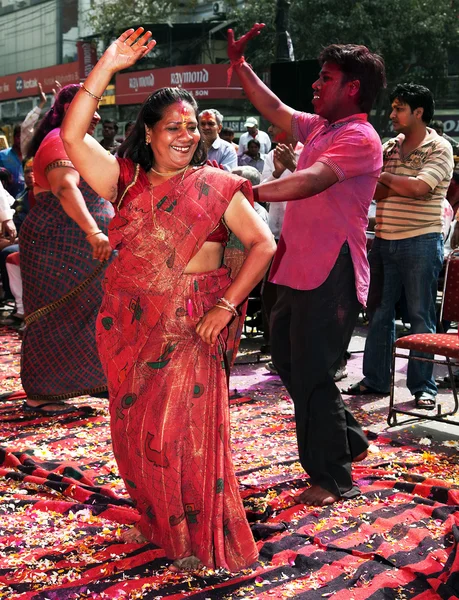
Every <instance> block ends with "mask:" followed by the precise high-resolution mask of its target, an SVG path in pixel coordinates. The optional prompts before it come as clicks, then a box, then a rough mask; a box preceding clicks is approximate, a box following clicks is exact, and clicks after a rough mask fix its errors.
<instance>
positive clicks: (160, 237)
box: [149, 165, 190, 241]
mask: <svg viewBox="0 0 459 600" xmlns="http://www.w3.org/2000/svg"><path fill="white" fill-rule="evenodd" d="M189 166H190V165H187V166H186V167H184V168H183V169H180V170H179V171H176V172H175V173H174V172H172V173H158V171H155V170H154V169H153V167H152V168H151V170H152V171H154V172H155V173H157V174H158V175H161V176H166V175H177V174H178V173H182V171H183V175H182V177H181V179H180V182H179V185H180V184H181V183H182V182H183V179H184V178H185V174H186V172H187V170H188V167H189ZM149 189H150V200H151V216H152V220H153V229H154V230H155V232H156V233H155V237H157V238H158V240H161V241H164V240H165V239H166V231H165V230H164V228H163V227H160V225H158V222H157V221H156V210H155V195H154V191H153V189H154V187H153V185H152V183H151V182H150V185H149Z"/></svg>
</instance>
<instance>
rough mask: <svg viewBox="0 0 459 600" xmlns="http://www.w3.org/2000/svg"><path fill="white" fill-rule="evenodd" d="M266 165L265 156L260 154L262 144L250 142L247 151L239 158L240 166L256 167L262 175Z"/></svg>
mask: <svg viewBox="0 0 459 600" xmlns="http://www.w3.org/2000/svg"><path fill="white" fill-rule="evenodd" d="M264 164H265V160H264V155H261V154H260V142H259V141H258V140H250V141H249V145H248V148H247V151H246V152H244V154H241V155H240V156H239V157H238V165H239V166H241V167H243V166H248V167H255V169H256V170H257V171H259V172H260V173H262V172H263V167H264Z"/></svg>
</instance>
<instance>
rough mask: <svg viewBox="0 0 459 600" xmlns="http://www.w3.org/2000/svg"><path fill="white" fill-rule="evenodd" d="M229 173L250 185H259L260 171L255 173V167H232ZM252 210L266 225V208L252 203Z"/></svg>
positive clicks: (257, 203)
mask: <svg viewBox="0 0 459 600" xmlns="http://www.w3.org/2000/svg"><path fill="white" fill-rule="evenodd" d="M231 172H232V173H233V175H239V177H242V179H247V180H248V181H250V183H251V184H252V185H260V181H261V175H260V171H257V169H255V167H249V166H245V167H234V169H233V170H232V171H231ZM253 208H254V209H255V211H256V212H257V214H258V216H259V217H260V218H261V219H262V220H263V221H264V222H265V223H266V224H268V211H267V210H266V208H265V207H264V206H262V205H261V204H260V203H259V202H256V201H255V202H254V203H253Z"/></svg>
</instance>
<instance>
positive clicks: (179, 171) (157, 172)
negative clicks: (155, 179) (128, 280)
mask: <svg viewBox="0 0 459 600" xmlns="http://www.w3.org/2000/svg"><path fill="white" fill-rule="evenodd" d="M188 167H189V165H187V166H186V167H183V169H179V170H178V171H166V172H165V173H160V172H159V171H157V170H156V169H153V167H151V169H150V171H153V173H156V175H159V176H160V177H172V176H173V175H178V174H179V173H182V171H186V170H187V169H188Z"/></svg>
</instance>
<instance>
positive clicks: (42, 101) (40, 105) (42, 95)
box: [37, 81, 46, 110]
mask: <svg viewBox="0 0 459 600" xmlns="http://www.w3.org/2000/svg"><path fill="white" fill-rule="evenodd" d="M37 86H38V96H39V97H40V102H39V103H38V108H39V109H40V110H41V109H42V108H44V106H45V104H46V95H45V92H44V91H43V86H42V85H41V83H40V82H39V81H38V82H37Z"/></svg>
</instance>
